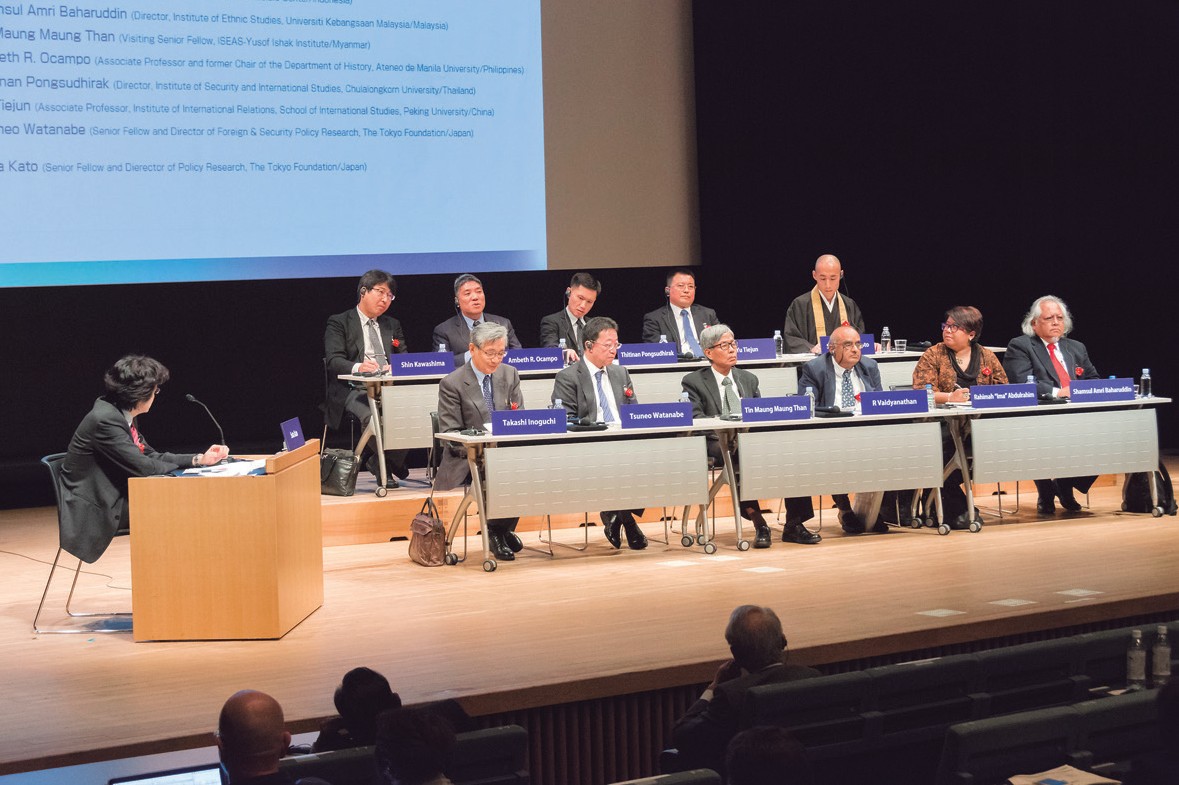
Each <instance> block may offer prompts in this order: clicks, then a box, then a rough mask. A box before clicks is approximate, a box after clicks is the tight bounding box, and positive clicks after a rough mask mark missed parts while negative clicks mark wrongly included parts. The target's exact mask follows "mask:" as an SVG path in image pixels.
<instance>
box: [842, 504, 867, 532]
mask: <svg viewBox="0 0 1179 785" xmlns="http://www.w3.org/2000/svg"><path fill="white" fill-rule="evenodd" d="M839 525H840V526H842V527H843V531H844V532H845V533H847V534H863V533H864V521H863V520H861V519H860V516H858V515H856V514H855V513H854V512H852V511H851V510H840V512H839Z"/></svg>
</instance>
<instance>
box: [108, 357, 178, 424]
mask: <svg viewBox="0 0 1179 785" xmlns="http://www.w3.org/2000/svg"><path fill="white" fill-rule="evenodd" d="M169 377H170V374H169V373H168V369H167V368H165V367H164V364H163V363H161V362H160V361H159V360H153V359H152V358H151V357H147V356H145V355H142V354H128V355H126V356H125V357H121V358H119V360H118V361H117V362H116V363H115V364H114V365H112V366H111V367H110V368H107V369H106V374H105V375H104V376H103V379H102V381H103V384H105V385H106V394H107V397H108V398H110V400H111V402H112V403H114V405H115V406H117V407H119V408H120V409H122V410H123V411H125V412H131V411H134V412H135V413H136V414H142V413H144V412H146V411H147V410H148V409H150V408H151V404H152V401H154V400H155V396H156V393H158V392H159V388H160V387H161V386H162V385H163V384H165V383H166V382H167V381H168V379H169Z"/></svg>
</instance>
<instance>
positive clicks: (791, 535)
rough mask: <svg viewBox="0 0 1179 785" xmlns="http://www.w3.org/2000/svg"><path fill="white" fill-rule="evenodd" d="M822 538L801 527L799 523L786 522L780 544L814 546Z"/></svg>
mask: <svg viewBox="0 0 1179 785" xmlns="http://www.w3.org/2000/svg"><path fill="white" fill-rule="evenodd" d="M822 539H823V538H822V537H820V536H819V535H818V534H815V533H814V532H813V531H811V530H810V529H808V528H807V527H805V526H803V525H802V524H801V523H790V522H789V521H787V522H786V528H784V529H782V542H796V543H798V544H799V545H814V544H816V543H818V542H819V541H821V540H822Z"/></svg>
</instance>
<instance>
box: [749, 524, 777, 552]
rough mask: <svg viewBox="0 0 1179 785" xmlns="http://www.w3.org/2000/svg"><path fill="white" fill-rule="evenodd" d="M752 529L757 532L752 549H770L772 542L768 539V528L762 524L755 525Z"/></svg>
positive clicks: (770, 538)
mask: <svg viewBox="0 0 1179 785" xmlns="http://www.w3.org/2000/svg"><path fill="white" fill-rule="evenodd" d="M754 528H755V529H756V530H757V535H756V536H755V537H754V538H753V547H754V548H768V547H770V542H771V541H772V540H773V538H772V537H770V527H769V526H766V525H765V524H764V523H763V524H761V525H755V526H754Z"/></svg>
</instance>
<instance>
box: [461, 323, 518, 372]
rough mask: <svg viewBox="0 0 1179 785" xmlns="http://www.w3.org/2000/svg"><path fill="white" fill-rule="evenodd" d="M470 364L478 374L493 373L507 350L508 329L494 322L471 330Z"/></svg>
mask: <svg viewBox="0 0 1179 785" xmlns="http://www.w3.org/2000/svg"><path fill="white" fill-rule="evenodd" d="M467 348H468V349H469V350H470V352H471V364H472V365H474V366H475V368H476V369H478V371H479V372H480V373H495V369H496V368H498V367H499V364H500V363H501V362H503V360H504V353H505V352H506V351H507V349H508V328H507V327H504V326H503V325H502V324H496V323H495V322H483V323H482V324H478V325H475V329H473V330H471V343H470V345H469V346H468V347H467Z"/></svg>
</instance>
